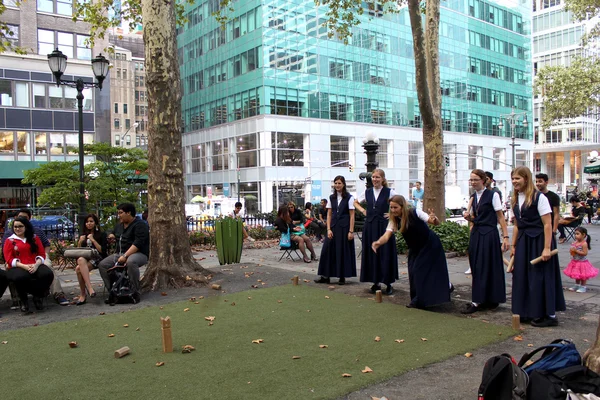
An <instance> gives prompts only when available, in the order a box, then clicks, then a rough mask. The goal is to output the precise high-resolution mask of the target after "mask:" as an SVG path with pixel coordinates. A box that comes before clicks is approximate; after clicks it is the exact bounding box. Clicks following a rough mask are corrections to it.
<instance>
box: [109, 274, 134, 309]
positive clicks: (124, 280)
mask: <svg viewBox="0 0 600 400" xmlns="http://www.w3.org/2000/svg"><path fill="white" fill-rule="evenodd" d="M108 279H109V281H110V290H109V291H108V303H109V304H110V305H111V306H114V305H115V304H124V303H133V304H137V303H139V302H140V294H139V293H137V292H136V291H135V290H134V289H133V287H132V286H131V280H130V279H129V274H127V267H126V266H124V265H120V264H115V266H114V267H112V268H110V269H109V270H108Z"/></svg>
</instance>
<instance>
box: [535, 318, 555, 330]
mask: <svg viewBox="0 0 600 400" xmlns="http://www.w3.org/2000/svg"><path fill="white" fill-rule="evenodd" d="M531 326H535V327H538V328H546V327H549V326H558V319H556V318H550V317H544V318H538V319H534V320H533V321H531Z"/></svg>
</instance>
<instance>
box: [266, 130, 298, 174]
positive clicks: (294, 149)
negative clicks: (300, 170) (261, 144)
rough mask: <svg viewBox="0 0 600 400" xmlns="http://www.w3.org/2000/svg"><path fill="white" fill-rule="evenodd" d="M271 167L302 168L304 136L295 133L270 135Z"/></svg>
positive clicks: (274, 133) (273, 133)
mask: <svg viewBox="0 0 600 400" xmlns="http://www.w3.org/2000/svg"><path fill="white" fill-rule="evenodd" d="M271 147H272V148H273V150H272V157H273V160H272V161H273V165H276V166H286V167H287V166H297V167H303V166H304V135H302V134H297V133H282V132H272V133H271Z"/></svg>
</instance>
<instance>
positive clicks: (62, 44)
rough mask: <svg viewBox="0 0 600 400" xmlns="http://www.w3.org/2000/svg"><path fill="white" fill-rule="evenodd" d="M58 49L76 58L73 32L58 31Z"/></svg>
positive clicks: (69, 56)
mask: <svg viewBox="0 0 600 400" xmlns="http://www.w3.org/2000/svg"><path fill="white" fill-rule="evenodd" d="M57 37H58V49H59V50H60V51H62V52H63V54H64V55H65V56H67V57H68V58H74V57H75V55H74V51H73V34H72V33H65V32H57Z"/></svg>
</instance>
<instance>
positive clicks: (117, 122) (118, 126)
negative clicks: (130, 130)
mask: <svg viewBox="0 0 600 400" xmlns="http://www.w3.org/2000/svg"><path fill="white" fill-rule="evenodd" d="M113 126H114V127H115V129H120V128H121V120H120V119H119V118H115V120H114V123H113Z"/></svg>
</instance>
